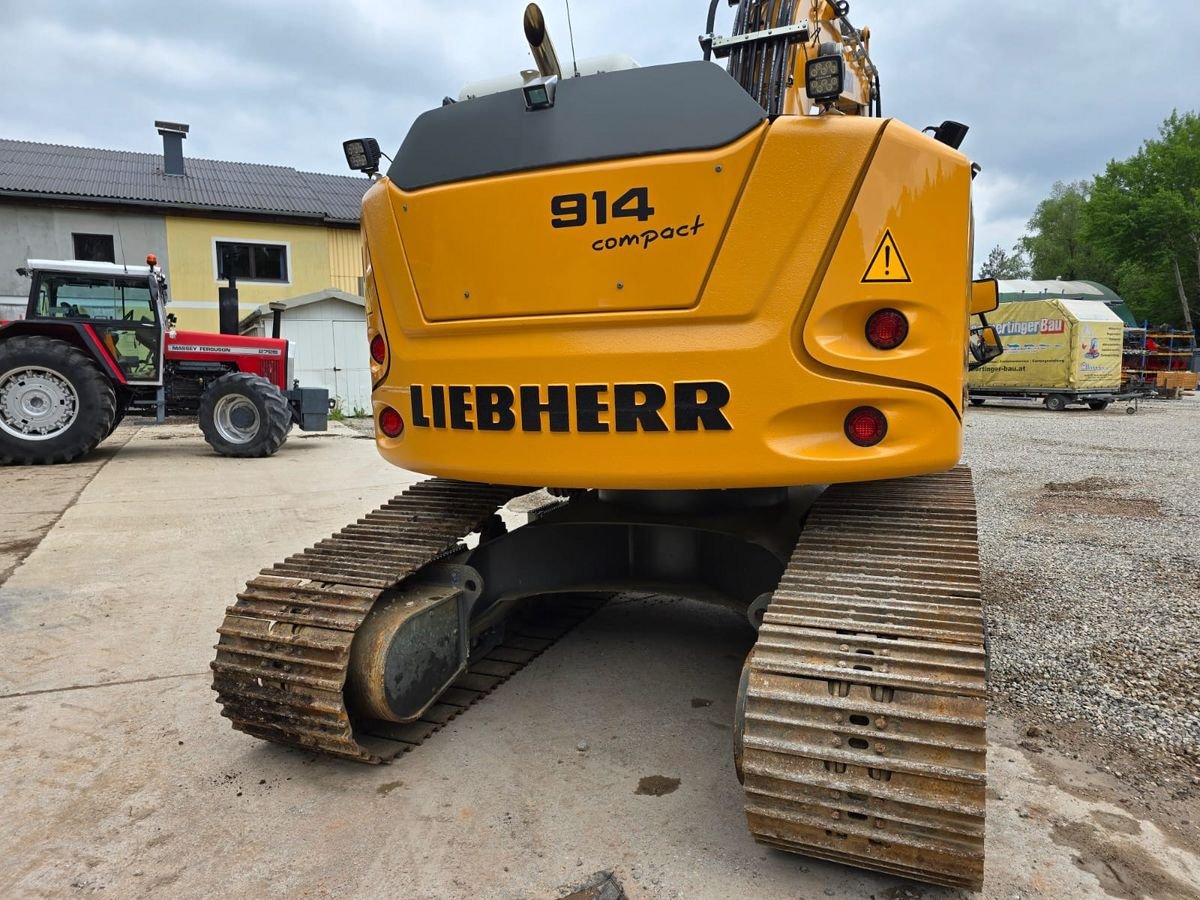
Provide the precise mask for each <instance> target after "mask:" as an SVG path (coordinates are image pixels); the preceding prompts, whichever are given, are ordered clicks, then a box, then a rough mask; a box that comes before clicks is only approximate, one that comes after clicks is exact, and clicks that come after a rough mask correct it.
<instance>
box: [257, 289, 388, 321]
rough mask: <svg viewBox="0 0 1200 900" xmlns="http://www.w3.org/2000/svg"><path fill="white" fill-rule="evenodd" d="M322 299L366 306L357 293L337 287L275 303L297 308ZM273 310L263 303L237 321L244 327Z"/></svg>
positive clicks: (265, 317) (263, 317)
mask: <svg viewBox="0 0 1200 900" xmlns="http://www.w3.org/2000/svg"><path fill="white" fill-rule="evenodd" d="M322 300H340V301H342V302H343V303H350V304H352V305H354V306H358V307H361V308H363V309H365V308H366V306H367V301H365V300H364V299H363V298H362V297H360V296H358V294H350V293H347V292H346V291H339V290H338V289H337V288H326V289H325V290H323V291H313V292H312V293H311V294H301V295H300V296H299V297H291V298H289V299H287V300H276V301H275V302H276V303H279V304H282V305H283V307H284V308H285V309H297V308H299V307H301V306H308V305H309V304H310V303H320V302H321V301H322ZM272 314H273V311H272V309H271V304H269V303H264V304H263V305H262V306H259V307H256V308H255V309H253V310H252V311H251V312H249V313H247V314H246V315H245V316H243V317H242V321H241V322H239V323H238V326H239V327H240V328H246V327H248V326H250V325H253V324H254V323H255V322H257V321H258V320H259V319H269V318H270V317H271V315H272Z"/></svg>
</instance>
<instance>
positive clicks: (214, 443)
mask: <svg viewBox="0 0 1200 900" xmlns="http://www.w3.org/2000/svg"><path fill="white" fill-rule="evenodd" d="M291 423H292V410H291V407H289V406H288V402H287V399H286V398H285V397H284V396H283V392H282V391H280V390H279V388H277V387H276V386H275V385H273V384H272V383H271V382H269V381H267V379H265V378H263V377H261V376H259V375H250V374H249V373H246V372H232V373H230V374H229V375H222V376H221V377H220V378H218V379H217V380H216V381H214V382H213V383H212V384H210V385H209V386H208V390H206V391H205V392H204V396H202V397H201V398H200V430H201V431H202V432H204V439H205V440H206V441H208V444H209V446H210V447H212V448H213V449H214V450H216V451H217V452H218V453H220V454H221V455H222V456H235V457H240V458H243V459H249V458H259V457H264V456H271V455H273V454H274V453H275V451H276V450H278V449H279V448H280V447H282V446H283V445H284V442H286V441H287V437H288V429H289V427H290V426H291Z"/></svg>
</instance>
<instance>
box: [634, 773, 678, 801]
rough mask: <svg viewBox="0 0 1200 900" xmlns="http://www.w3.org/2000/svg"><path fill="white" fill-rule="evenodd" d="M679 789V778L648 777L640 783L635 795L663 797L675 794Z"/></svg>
mask: <svg viewBox="0 0 1200 900" xmlns="http://www.w3.org/2000/svg"><path fill="white" fill-rule="evenodd" d="M678 787H679V779H678V778H668V777H667V776H665V775H647V776H646V777H645V778H643V779H642V780H641V781H639V782H638V786H637V790H636V791H634V793H635V794H645V795H646V796H648V797H662V796H663V795H665V794H673V793H675V790H676V789H677V788H678Z"/></svg>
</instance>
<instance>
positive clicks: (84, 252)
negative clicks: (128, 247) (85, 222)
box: [71, 234, 117, 262]
mask: <svg viewBox="0 0 1200 900" xmlns="http://www.w3.org/2000/svg"><path fill="white" fill-rule="evenodd" d="M71 240H72V241H74V242H75V258H76V259H82V260H87V261H88V262H116V261H117V258H116V256H115V255H113V236H112V235H111V234H72V235H71Z"/></svg>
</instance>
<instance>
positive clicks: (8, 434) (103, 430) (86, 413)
mask: <svg viewBox="0 0 1200 900" xmlns="http://www.w3.org/2000/svg"><path fill="white" fill-rule="evenodd" d="M116 416H117V395H116V391H115V390H114V388H113V383H112V380H111V379H110V378H109V377H108V376H107V375H106V374H105V373H104V371H103V370H102V369H101V368H100V366H98V365H97V364H96V361H95V360H94V359H92V357H91V356H89V355H88V354H87V353H85V352H84V351H82V350H80V349H79V348H78V347H76V346H74V345H73V344H69V343H67V342H66V341H61V340H58V339H57V338H51V337H42V336H40V335H27V336H26V335H23V336H20V337H13V338H9V339H8V340H5V341H3V342H0V465H21V466H37V465H49V464H54V463H68V462H73V461H74V460H77V459H79V458H80V457H81V456H86V455H87V454H88V453H91V452H92V451H93V450H95V449H96V447H97V445H99V443H100V442H101V441H103V440H104V439H105V438H106V437H108V435H109V434H110V433H111V432H112V427H113V421H114V420H115V419H116Z"/></svg>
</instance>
